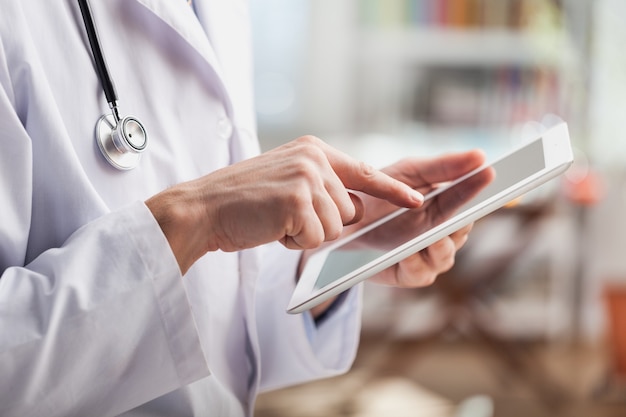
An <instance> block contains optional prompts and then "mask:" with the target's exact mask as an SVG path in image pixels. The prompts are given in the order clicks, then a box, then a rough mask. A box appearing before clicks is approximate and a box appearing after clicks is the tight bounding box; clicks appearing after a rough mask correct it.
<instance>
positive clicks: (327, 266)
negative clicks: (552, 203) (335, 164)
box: [287, 124, 573, 313]
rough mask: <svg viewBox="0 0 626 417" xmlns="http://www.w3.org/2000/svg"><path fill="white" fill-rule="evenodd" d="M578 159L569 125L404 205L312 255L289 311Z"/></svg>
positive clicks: (376, 270) (336, 289)
mask: <svg viewBox="0 0 626 417" xmlns="http://www.w3.org/2000/svg"><path fill="white" fill-rule="evenodd" d="M572 161H573V157H572V150H571V147H570V143H569V135H568V131H567V126H566V125H565V124H560V125H558V126H556V127H554V128H552V129H550V130H549V131H547V132H545V133H544V134H542V135H541V137H539V138H537V139H535V140H533V141H531V142H529V143H527V144H526V145H524V146H522V147H520V148H518V149H516V150H513V151H512V152H510V153H508V154H506V155H504V156H502V157H501V158H498V159H497V160H495V161H493V162H492V163H490V164H486V165H484V166H482V167H480V168H478V169H476V170H474V171H472V172H470V173H469V174H467V175H464V176H462V177H461V178H458V179H457V180H455V181H453V182H451V183H448V184H444V185H439V186H437V187H436V188H434V189H433V190H431V191H430V192H429V193H428V194H427V195H426V200H425V203H424V205H423V206H422V207H420V208H417V209H399V210H396V211H394V212H393V213H391V214H389V215H387V216H384V217H383V218H381V219H380V220H377V221H375V222H373V223H371V224H369V225H367V226H365V227H363V228H362V229H360V230H358V231H357V232H355V233H353V234H351V235H349V236H347V237H345V238H342V239H340V240H338V241H336V242H334V243H333V244H331V245H329V246H327V247H325V248H323V249H320V250H319V251H318V252H316V253H315V254H313V255H311V257H310V258H309V259H308V261H307V263H306V265H305V266H304V269H303V271H302V274H301V277H300V280H299V282H298V285H297V287H296V289H295V291H294V294H293V296H292V299H291V301H290V303H289V306H288V308H287V310H288V312H290V313H299V312H302V311H304V310H307V309H310V308H312V307H314V306H316V305H318V304H320V303H322V302H324V301H325V300H327V299H329V298H331V297H333V296H335V295H337V294H339V293H341V292H342V291H345V290H346V289H348V288H350V287H352V286H353V285H355V284H357V283H359V282H361V281H363V280H365V279H367V278H370V277H372V276H374V275H376V274H378V273H379V272H381V271H383V270H384V269H385V268H388V267H390V266H392V265H394V264H396V263H398V262H400V261H401V260H403V259H405V258H407V257H408V256H410V255H412V254H414V253H416V252H418V251H420V250H422V249H424V248H426V247H428V246H429V245H431V244H433V243H435V242H436V241H438V240H440V239H441V238H443V237H445V236H448V235H450V234H451V233H454V232H455V231H458V230H460V229H461V228H463V227H465V226H467V225H469V224H471V223H472V222H474V221H476V220H478V219H479V218H480V217H483V216H485V215H487V214H489V213H491V212H493V211H494V210H496V209H498V208H499V207H502V206H503V205H504V204H506V203H507V202H509V201H511V200H512V199H515V198H517V197H519V196H521V195H522V194H524V193H526V192H528V191H530V190H531V189H533V188H535V187H538V186H539V185H541V184H543V183H545V182H546V181H548V180H550V179H552V178H554V177H556V176H557V175H559V174H561V173H563V172H565V170H566V169H567V168H568V167H569V166H570V164H571V163H572Z"/></svg>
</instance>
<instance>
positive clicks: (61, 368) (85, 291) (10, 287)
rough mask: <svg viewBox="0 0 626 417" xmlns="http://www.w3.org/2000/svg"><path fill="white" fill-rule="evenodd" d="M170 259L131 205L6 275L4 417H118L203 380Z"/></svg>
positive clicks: (1, 324)
mask: <svg viewBox="0 0 626 417" xmlns="http://www.w3.org/2000/svg"><path fill="white" fill-rule="evenodd" d="M5 201H6V200H5ZM167 254H168V247H167V242H166V240H165V238H164V237H163V236H162V233H160V229H159V227H158V225H157V224H156V221H155V220H154V219H153V218H152V216H151V215H150V212H149V211H148V209H147V207H145V205H144V204H143V203H137V204H134V205H133V206H131V207H128V208H126V209H124V210H121V211H119V212H116V213H112V214H110V215H106V216H103V217H102V218H100V219H98V220H96V221H93V222H91V223H89V224H88V225H86V226H84V227H83V228H81V229H79V230H78V231H77V232H75V233H74V234H73V235H72V236H71V237H70V238H69V239H68V241H67V242H66V243H65V244H64V245H63V246H62V247H60V248H58V249H51V250H48V251H46V252H44V253H42V254H41V255H40V256H39V257H37V258H36V259H35V260H34V261H33V262H31V263H30V264H28V265H26V266H24V267H19V266H15V267H9V268H6V269H5V270H4V272H3V274H2V278H1V279H0V329H2V330H1V332H0V375H2V378H1V380H0V381H1V382H0V387H1V388H0V415H2V416H5V417H8V416H20V417H26V416H43V415H45V416H64V417H65V416H89V415H93V416H96V415H98V416H105V415H115V414H119V413H120V412H123V411H125V410H128V409H131V408H133V407H135V406H137V405H140V404H142V403H144V402H146V401H148V400H150V399H153V398H155V397H157V396H159V395H162V394H164V393H166V392H169V391H171V390H173V389H176V388H178V387H180V386H183V385H185V384H187V383H189V382H192V381H194V380H196V379H198V378H200V377H203V376H205V375H207V373H208V369H207V365H206V363H205V360H204V356H203V353H202V351H201V349H200V347H199V346H200V344H199V341H198V337H197V333H196V329H195V326H194V324H193V319H192V316H191V311H190V309H189V307H188V303H187V299H186V293H185V290H184V288H183V285H182V283H181V277H180V273H179V272H178V271H177V264H176V263H175V262H173V261H172V259H171V256H164V255H167Z"/></svg>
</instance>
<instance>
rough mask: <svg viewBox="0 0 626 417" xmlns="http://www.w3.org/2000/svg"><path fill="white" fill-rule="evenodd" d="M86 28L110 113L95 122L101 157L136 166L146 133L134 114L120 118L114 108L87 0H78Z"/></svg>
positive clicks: (117, 165) (115, 163)
mask: <svg viewBox="0 0 626 417" xmlns="http://www.w3.org/2000/svg"><path fill="white" fill-rule="evenodd" d="M78 5H79V6H80V11H81V14H82V15H83V21H84V22H85V30H86V31H87V37H88V38H89V45H90V46H91V53H92V54H93V58H94V61H95V65H96V71H97V73H98V77H99V78H100V82H101V84H102V89H103V90H104V95H105V97H106V100H107V102H108V103H109V107H110V108H111V114H105V115H103V116H102V117H100V119H98V122H97V123H96V143H97V144H98V148H100V151H101V152H102V155H104V158H105V159H106V160H107V161H108V162H109V163H110V164H111V165H113V166H114V167H115V168H117V169H120V170H128V169H132V168H135V167H136V166H137V164H138V163H139V160H140V159H141V153H142V152H143V151H145V150H146V146H147V145H148V134H147V133H146V129H145V128H144V126H143V124H142V123H141V122H140V121H139V120H138V119H137V118H136V117H133V116H126V117H123V118H120V115H119V111H118V108H117V93H116V92H115V86H114V85H113V81H112V80H111V77H110V75H109V71H108V69H107V64H106V61H105V60H104V55H103V54H102V48H101V47H100V41H99V39H98V33H97V32H96V26H95V24H94V21H93V17H92V15H91V7H90V5H89V1H88V0H78Z"/></svg>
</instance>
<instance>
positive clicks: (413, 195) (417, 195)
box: [411, 189, 424, 204]
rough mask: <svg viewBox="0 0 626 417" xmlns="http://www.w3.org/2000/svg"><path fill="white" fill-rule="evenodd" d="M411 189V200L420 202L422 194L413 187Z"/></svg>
mask: <svg viewBox="0 0 626 417" xmlns="http://www.w3.org/2000/svg"><path fill="white" fill-rule="evenodd" d="M411 191H412V192H411V199H413V201H416V202H418V203H420V204H421V203H423V202H424V195H423V194H422V193H420V192H419V191H415V190H413V189H412V190H411Z"/></svg>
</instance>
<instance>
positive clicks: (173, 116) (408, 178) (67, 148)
mask: <svg viewBox="0 0 626 417" xmlns="http://www.w3.org/2000/svg"><path fill="white" fill-rule="evenodd" d="M91 6H92V11H93V18H94V20H95V23H96V26H97V28H98V33H99V35H100V41H101V45H102V49H103V52H104V55H105V57H106V61H107V64H108V69H109V71H110V73H111V76H112V78H113V80H114V82H115V85H116V87H117V92H118V96H119V103H118V104H119V111H120V114H121V116H127V115H133V116H135V117H137V119H138V120H141V123H142V125H143V127H145V132H146V133H147V135H148V142H147V146H146V150H145V152H143V153H142V155H141V159H140V160H139V161H138V163H137V166H136V167H135V168H134V169H130V170H119V169H117V168H115V167H113V166H111V164H110V163H109V161H107V159H106V158H105V157H104V156H103V154H102V153H101V152H100V149H99V147H98V145H97V144H96V140H95V138H94V132H95V126H96V122H97V121H98V119H99V118H100V116H101V115H102V114H103V113H110V112H111V109H110V108H109V105H107V100H106V99H105V96H104V94H103V92H102V91H103V90H102V83H101V81H100V79H99V78H98V74H97V72H96V68H95V66H94V58H93V54H92V51H91V48H90V46H89V42H88V39H87V35H86V31H85V26H84V24H83V20H82V18H81V12H80V10H79V7H78V4H77V2H76V0H61V1H47V0H39V1H37V0H28V1H23V0H1V7H0V9H1V10H2V13H0V201H2V208H1V216H0V218H1V221H0V272H1V273H2V276H1V278H0V415H2V416H7V417H8V416H19V417H27V416H46V417H52V416H63V417H67V416H113V415H127V416H244V415H250V414H251V413H252V410H253V404H254V398H255V395H256V394H257V393H258V392H259V391H260V390H264V389H272V388H277V387H282V386H285V385H288V384H294V383H299V382H303V381H307V380H311V379H314V378H321V377H326V376H330V375H335V374H337V373H340V372H345V371H346V370H347V369H348V368H349V366H350V364H351V362H352V360H353V358H354V354H355V351H356V348H357V343H358V334H359V323H360V322H359V320H360V318H359V308H360V307H359V303H360V300H359V291H358V290H352V291H350V292H348V293H347V296H345V297H341V298H340V299H338V300H335V301H334V302H333V303H332V304H331V305H330V306H328V305H327V306H322V307H321V308H320V309H318V310H316V311H314V312H313V313H311V314H304V315H299V316H289V315H287V314H285V312H284V308H285V306H286V304H287V301H288V299H289V296H290V294H291V291H292V289H293V287H294V284H295V282H296V279H297V269H298V266H299V264H300V262H301V255H302V252H301V251H300V250H293V249H312V248H315V247H317V246H319V245H320V244H321V243H323V242H324V241H327V240H331V239H334V238H337V237H338V236H339V235H340V234H341V233H342V230H343V225H344V224H348V223H354V222H356V221H358V220H359V218H360V217H361V216H364V219H363V220H361V222H359V223H358V224H363V223H365V222H367V221H368V220H369V219H371V218H373V217H375V215H376V214H377V213H380V212H382V211H384V210H390V208H391V207H392V205H391V204H390V203H393V204H394V205H402V206H408V207H416V206H419V205H420V204H421V196H420V194H419V193H417V192H415V191H413V190H412V188H418V187H428V186H429V185H430V184H431V183H437V182H441V181H446V180H449V179H452V178H455V177H457V176H459V175H461V174H463V173H465V172H467V171H469V170H471V169H473V168H475V167H476V166H478V165H479V164H481V163H482V155H481V154H480V153H477V152H469V153H463V154H456V155H448V156H444V157H441V158H438V159H433V160H425V161H416V160H405V161H403V162H401V163H398V164H396V165H394V166H392V167H390V168H389V169H387V170H386V171H385V172H386V174H385V173H383V172H380V171H377V170H373V169H371V168H368V167H367V166H364V165H363V164H360V163H359V162H357V161H354V160H352V159H351V158H350V157H348V156H346V155H344V154H341V153H340V152H338V151H336V150H334V149H332V148H330V147H329V146H327V145H326V144H324V143H323V142H322V141H321V140H319V139H317V138H314V137H310V136H305V137H302V138H299V139H297V140H295V141H293V142H291V143H289V144H286V145H284V146H282V147H280V148H278V149H276V150H274V151H271V152H268V153H266V154H263V155H259V156H257V155H258V154H259V148H258V144H257V139H256V136H255V121H254V111H253V108H252V96H251V91H252V88H251V62H250V56H251V54H250V42H249V40H250V39H249V37H250V31H249V26H248V16H247V6H246V2H245V1H243V0H228V1H225V0H221V1H220V0H196V1H195V3H194V5H193V7H190V6H189V5H188V4H187V3H186V2H185V1H184V0H106V1H103V0H92V5H91ZM135 127H136V126H135ZM133 132H135V131H133ZM392 177H393V178H395V179H393V178H392ZM398 180H399V181H398ZM407 184H408V185H407ZM346 187H348V188H353V189H356V190H359V191H362V192H363V193H362V194H361V196H362V199H358V198H355V197H351V195H350V194H348V193H347V192H346ZM375 197H380V198H382V200H381V199H378V198H375ZM384 200H388V201H389V202H390V203H387V202H385V201H384ZM363 207H365V212H364V214H363ZM352 227H358V226H352ZM468 231H469V230H468V229H465V230H463V231H461V232H458V233H456V234H454V235H452V236H451V237H449V238H446V239H444V240H442V241H441V242H439V243H437V244H435V245H433V246H432V247H430V248H428V249H427V250H425V251H424V252H422V253H420V254H417V255H415V256H413V257H412V258H409V259H408V260H407V261H405V262H403V263H402V264H400V265H398V266H396V267H394V268H392V269H390V270H388V271H385V273H384V274H383V275H382V276H381V277H379V279H380V280H381V281H384V282H387V283H391V284H393V285H400V286H419V285H426V284H428V283H430V282H431V281H432V280H433V279H434V277H435V276H436V275H437V274H438V273H440V272H442V271H445V270H446V269H448V268H449V267H450V266H451V265H452V262H453V257H454V253H455V251H456V250H457V249H458V248H459V247H460V246H461V245H462V244H463V242H464V241H465V239H466V235H467V233H468ZM272 242H273V243H272ZM327 308H328V309H327Z"/></svg>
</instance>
